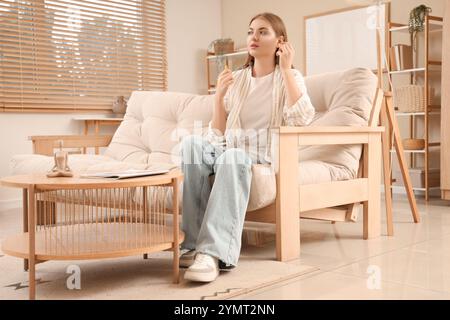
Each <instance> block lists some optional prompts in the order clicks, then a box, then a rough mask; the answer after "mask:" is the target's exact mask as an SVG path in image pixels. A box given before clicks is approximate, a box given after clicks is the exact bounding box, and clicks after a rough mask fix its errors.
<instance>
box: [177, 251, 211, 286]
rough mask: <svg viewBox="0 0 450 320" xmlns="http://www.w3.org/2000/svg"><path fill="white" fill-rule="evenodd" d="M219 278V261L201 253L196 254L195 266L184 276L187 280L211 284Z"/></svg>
mask: <svg viewBox="0 0 450 320" xmlns="http://www.w3.org/2000/svg"><path fill="white" fill-rule="evenodd" d="M218 276H219V259H217V258H214V257H212V256H210V255H208V254H203V253H200V252H199V253H197V254H196V256H195V261H194V264H193V265H192V266H190V267H189V269H187V270H186V272H185V274H184V278H185V279H186V280H191V281H198V282H211V281H214V280H216V278H217V277H218Z"/></svg>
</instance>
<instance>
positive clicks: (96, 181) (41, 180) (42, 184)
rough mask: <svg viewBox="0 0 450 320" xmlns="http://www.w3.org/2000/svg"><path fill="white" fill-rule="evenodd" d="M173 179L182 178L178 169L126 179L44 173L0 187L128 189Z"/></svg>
mask: <svg viewBox="0 0 450 320" xmlns="http://www.w3.org/2000/svg"><path fill="white" fill-rule="evenodd" d="M175 178H176V179H182V178H183V173H182V171H181V169H180V168H174V169H172V170H170V171H169V172H167V173H164V174H157V175H152V176H145V177H138V178H126V179H111V178H80V176H79V175H77V174H76V173H75V174H74V176H73V177H70V178H68V177H56V178H48V177H47V175H46V174H45V173H40V174H25V175H16V176H9V177H5V178H2V179H0V185H1V186H4V187H12V188H22V189H26V188H29V187H31V186H35V187H36V188H37V189H39V190H61V189H63V190H65V189H98V188H128V187H145V186H157V185H164V184H170V183H172V180H173V179H175Z"/></svg>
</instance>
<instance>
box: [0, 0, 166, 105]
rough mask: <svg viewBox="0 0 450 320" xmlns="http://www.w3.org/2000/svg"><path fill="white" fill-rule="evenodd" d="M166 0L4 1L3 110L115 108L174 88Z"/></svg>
mask: <svg viewBox="0 0 450 320" xmlns="http://www.w3.org/2000/svg"><path fill="white" fill-rule="evenodd" d="M165 31H166V29H165V0H76V1H75V0H28V1H25V0H0V111H11V112H18V111H19V112H20V111H22V112H46V111H47V112H67V111H69V112H74V111H77V112H78V111H95V112H98V111H101V112H103V111H110V110H111V109H112V102H113V100H114V97H116V96H121V95H122V96H125V97H128V96H129V95H130V93H131V91H133V90H167V60H166V56H167V54H166V32H165Z"/></svg>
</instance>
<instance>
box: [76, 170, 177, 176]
mask: <svg viewBox="0 0 450 320" xmlns="http://www.w3.org/2000/svg"><path fill="white" fill-rule="evenodd" d="M169 171H170V170H169V169H165V168H152V169H147V170H134V169H129V170H124V171H116V172H93V173H83V174H81V175H80V178H91V179H97V178H108V179H127V178H137V177H146V176H153V175H157V174H164V173H167V172H169Z"/></svg>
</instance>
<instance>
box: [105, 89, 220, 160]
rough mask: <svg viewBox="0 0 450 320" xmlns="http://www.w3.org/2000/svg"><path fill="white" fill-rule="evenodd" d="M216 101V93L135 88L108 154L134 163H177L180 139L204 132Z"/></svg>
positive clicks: (107, 151)
mask: <svg viewBox="0 0 450 320" xmlns="http://www.w3.org/2000/svg"><path fill="white" fill-rule="evenodd" d="M213 103H214V96H213V95H207V96H206V95H194V94H187V93H178V92H161V91H134V92H133V93H132V94H131V97H130V100H129V101H128V108H127V112H126V114H125V117H124V120H123V121H122V123H121V125H120V126H119V128H118V129H117V131H116V133H115V134H114V137H113V139H112V141H111V144H110V145H109V147H108V149H107V150H106V155H108V156H110V157H112V158H115V159H117V160H120V161H126V162H134V163H151V162H167V161H169V162H174V163H177V162H178V161H179V157H178V155H179V150H178V147H179V141H180V139H181V138H182V137H184V136H186V135H188V134H192V133H195V134H204V132H205V131H206V129H207V127H208V123H209V121H210V120H211V117H212V110H213Z"/></svg>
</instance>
